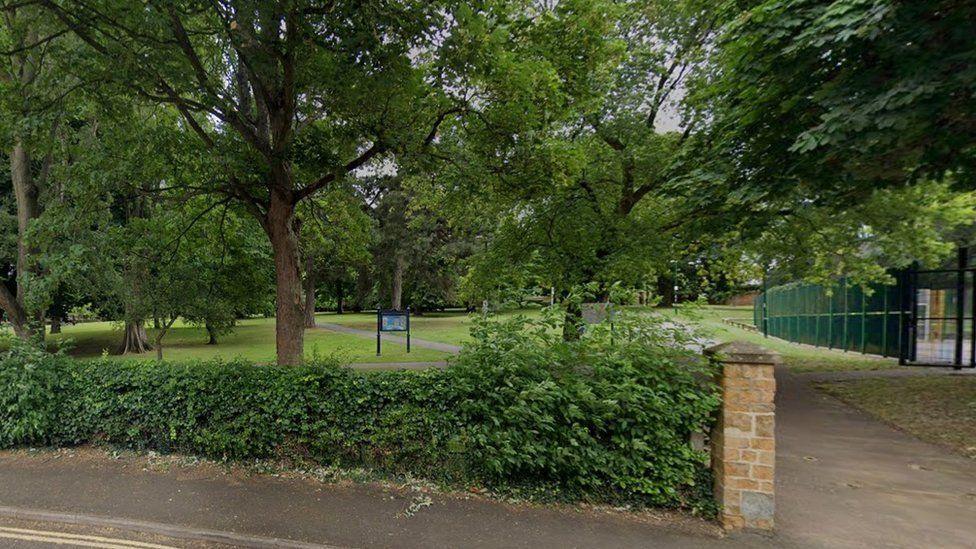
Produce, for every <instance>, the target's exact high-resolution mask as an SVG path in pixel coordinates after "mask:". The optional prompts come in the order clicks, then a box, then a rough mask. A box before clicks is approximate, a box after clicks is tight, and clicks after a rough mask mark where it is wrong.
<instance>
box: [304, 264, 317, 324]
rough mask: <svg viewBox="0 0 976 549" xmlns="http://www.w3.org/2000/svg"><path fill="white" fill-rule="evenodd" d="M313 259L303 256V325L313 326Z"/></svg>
mask: <svg viewBox="0 0 976 549" xmlns="http://www.w3.org/2000/svg"><path fill="white" fill-rule="evenodd" d="M315 282H316V281H315V260H314V259H313V258H312V256H311V254H309V256H308V257H307V258H305V327H306V328H314V327H315Z"/></svg>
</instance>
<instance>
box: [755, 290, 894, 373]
mask: <svg viewBox="0 0 976 549" xmlns="http://www.w3.org/2000/svg"><path fill="white" fill-rule="evenodd" d="M903 283H904V282H903V280H902V277H898V284H896V285H882V284H876V285H872V286H868V287H867V288H864V287H861V286H860V285H848V283H847V280H846V279H841V280H840V281H839V282H838V283H837V285H836V286H833V287H824V286H821V285H819V284H802V283H792V284H785V285H782V286H776V287H773V288H768V289H767V290H766V291H765V292H764V293H762V294H760V295H759V297H757V298H756V301H755V305H754V311H753V320H754V322H755V324H756V327H757V328H759V329H760V330H761V331H765V332H766V333H768V334H769V335H771V336H774V337H778V338H781V339H785V340H787V341H793V342H796V343H806V344H808V345H816V346H818V347H829V348H833V349H845V350H848V351H857V352H861V353H869V354H876V355H882V356H895V357H896V356H899V349H900V348H901V341H900V337H901V335H900V334H902V333H903V330H901V325H900V323H901V322H904V318H903V315H902V314H901V312H902V307H901V302H902V298H901V296H902V295H903V293H902V284H903ZM764 305H765V310H766V318H765V319H763V306H764Z"/></svg>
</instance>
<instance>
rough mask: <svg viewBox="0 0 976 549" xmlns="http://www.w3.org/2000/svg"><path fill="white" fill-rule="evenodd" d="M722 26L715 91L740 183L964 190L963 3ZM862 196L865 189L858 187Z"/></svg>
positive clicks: (967, 78) (967, 150) (762, 18)
mask: <svg viewBox="0 0 976 549" xmlns="http://www.w3.org/2000/svg"><path fill="white" fill-rule="evenodd" d="M752 4H753V5H752V6H751V8H750V9H749V10H748V11H746V12H744V13H743V14H742V15H741V16H740V17H739V18H738V19H737V20H736V21H735V22H734V23H732V24H730V25H729V26H727V27H726V28H725V33H724V39H723V40H722V44H721V48H720V51H721V53H720V55H719V60H720V61H719V67H718V72H717V74H718V78H717V79H716V82H715V87H714V89H713V92H714V93H715V94H716V97H715V99H716V101H715V127H716V130H717V135H718V136H721V137H720V139H719V141H721V140H727V143H726V144H725V145H727V146H728V148H729V149H730V150H731V151H733V154H734V156H735V162H736V164H737V168H738V171H739V174H738V175H739V176H740V177H741V179H742V183H743V184H749V183H750V182H751V185H752V186H753V187H757V186H766V185H768V187H767V189H766V190H767V191H772V192H773V193H774V195H775V193H776V192H777V190H781V189H783V188H784V187H783V186H784V185H794V184H796V182H797V181H800V182H803V183H810V182H816V183H817V184H818V185H817V187H818V188H816V191H817V195H819V196H820V198H821V200H825V199H828V198H829V199H832V200H840V201H844V202H849V201H850V198H851V197H850V195H849V194H847V193H848V192H849V191H850V190H851V188H852V187H854V186H856V185H858V186H868V187H870V186H875V185H878V184H892V183H893V184H898V183H901V182H903V181H905V180H906V179H913V180H919V179H926V178H928V179H936V180H938V179H941V178H942V177H943V176H944V175H945V174H947V173H954V174H955V175H956V177H957V180H958V182H959V183H963V184H965V186H966V187H967V188H972V187H973V184H974V180H973V173H974V171H973V170H974V160H976V154H974V152H976V148H974V144H976V142H974V140H973V133H972V131H971V128H972V125H973V123H974V120H976V110H974V102H973V100H972V98H973V96H974V93H976V63H974V61H976V45H974V42H973V40H972V28H973V21H974V17H976V10H974V6H973V4H972V3H969V2H963V3H957V2H950V1H945V0H922V1H917V0H834V1H830V2H824V1H820V0H766V1H761V2H755V3H752ZM862 188H863V187H862Z"/></svg>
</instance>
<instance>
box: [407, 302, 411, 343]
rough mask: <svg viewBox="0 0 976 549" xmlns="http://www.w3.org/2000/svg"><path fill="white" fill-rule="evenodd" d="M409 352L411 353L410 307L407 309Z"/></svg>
mask: <svg viewBox="0 0 976 549" xmlns="http://www.w3.org/2000/svg"><path fill="white" fill-rule="evenodd" d="M407 352H408V353H409V352H410V307H407Z"/></svg>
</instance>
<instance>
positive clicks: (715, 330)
mask: <svg viewBox="0 0 976 549" xmlns="http://www.w3.org/2000/svg"><path fill="white" fill-rule="evenodd" d="M658 311H660V312H661V313H662V314H665V315H668V316H670V317H672V318H677V319H679V320H681V321H682V322H687V323H692V324H697V325H698V326H700V327H701V328H702V329H703V330H704V331H705V333H706V335H707V336H708V337H709V338H710V339H714V340H715V341H720V342H725V341H748V342H751V343H755V344H757V345H762V346H763V347H765V348H767V349H770V350H773V351H776V352H777V353H779V354H780V355H782V357H783V362H784V364H786V366H787V367H789V368H790V370H792V371H794V372H839V371H847V370H883V369H886V368H894V367H896V366H898V361H897V360H894V359H884V358H880V357H875V356H872V355H862V354H860V353H851V352H847V353H845V352H843V351H836V350H832V349H825V348H822V347H813V346H811V345H800V344H796V343H791V342H789V341H784V340H782V339H777V338H775V337H768V338H767V337H764V336H763V335H762V334H761V333H759V332H754V331H751V330H745V329H742V328H738V327H736V326H732V325H729V324H727V323H725V322H723V321H722V319H725V318H731V319H736V320H738V321H740V322H744V323H747V324H752V307H728V306H706V307H696V308H690V309H687V310H684V309H681V308H679V311H678V313H675V312H674V309H658Z"/></svg>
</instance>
